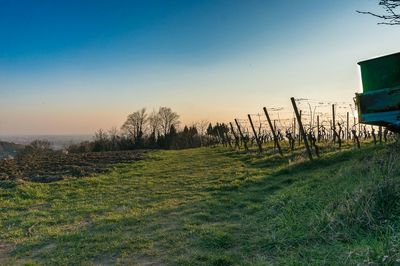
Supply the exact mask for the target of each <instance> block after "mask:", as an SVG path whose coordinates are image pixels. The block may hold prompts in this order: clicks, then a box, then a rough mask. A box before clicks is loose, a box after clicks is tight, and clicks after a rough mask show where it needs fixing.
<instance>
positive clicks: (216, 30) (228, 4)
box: [0, 0, 400, 134]
mask: <svg viewBox="0 0 400 266" xmlns="http://www.w3.org/2000/svg"><path fill="white" fill-rule="evenodd" d="M377 2H378V1H374V0H337V1H321V0H305V1H293V0H280V1H272V0H271V1H268V0H264V1H251V0H248V1H234V0H229V1H228V0H227V1H216V0H215V1H211V0H210V1H111V0H110V1H102V0H96V1H94V0H91V1H82V0H81V1H71V0H69V1H61V0H60V1H50V0H49V1H45V0H43V1H33V0H32V1H23V0H19V1H16V0H10V1H5V0H0V25H1V27H0V134H24V133H27V134H29V133H33V134H40V133H41V134H49V133H91V132H93V131H95V130H96V129H98V128H109V127H111V126H120V125H121V124H122V123H123V121H124V119H125V118H126V116H127V114H129V113H130V112H133V111H135V110H137V109H139V108H141V107H147V108H148V109H150V110H151V109H152V108H158V107H159V106H169V107H171V108H172V109H174V110H175V111H177V112H178V113H179V114H180V115H181V117H182V120H183V122H184V123H190V122H193V121H196V120H201V119H208V120H210V121H216V120H219V121H224V120H225V121H228V120H230V119H233V118H234V117H240V116H244V115H245V114H247V113H254V112H259V111H260V110H259V109H261V108H262V107H263V106H280V105H286V104H287V103H288V102H289V97H290V96H295V97H309V98H317V99H334V100H345V101H351V99H352V97H353V95H354V92H356V91H358V90H359V89H360V88H359V87H360V85H359V78H358V72H357V71H358V70H357V65H356V63H357V61H359V60H362V59H366V58H370V57H375V56H378V55H382V54H386V53H392V52H398V50H399V43H400V27H387V26H386V27H385V26H377V25H376V22H377V20H376V19H375V18H373V17H369V16H363V15H359V14H357V13H356V12H355V10H357V9H359V10H379V9H377Z"/></svg>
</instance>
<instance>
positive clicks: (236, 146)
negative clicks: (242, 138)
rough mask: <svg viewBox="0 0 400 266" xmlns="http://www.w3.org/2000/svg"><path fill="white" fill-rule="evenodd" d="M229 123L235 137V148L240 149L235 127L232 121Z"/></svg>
mask: <svg viewBox="0 0 400 266" xmlns="http://www.w3.org/2000/svg"><path fill="white" fill-rule="evenodd" d="M229 125H230V126H231V131H232V135H233V137H234V138H235V149H236V148H238V149H239V150H240V145H239V137H238V136H237V135H236V132H235V130H234V129H233V125H232V122H229Z"/></svg>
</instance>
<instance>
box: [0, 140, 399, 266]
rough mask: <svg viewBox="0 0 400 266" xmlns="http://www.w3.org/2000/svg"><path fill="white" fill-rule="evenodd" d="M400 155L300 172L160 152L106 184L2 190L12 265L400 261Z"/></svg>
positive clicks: (356, 154) (295, 167)
mask: <svg viewBox="0 0 400 266" xmlns="http://www.w3.org/2000/svg"><path fill="white" fill-rule="evenodd" d="M397 148H398V147H397ZM391 149H392V151H390V149H389V148H387V147H384V146H380V147H377V148H376V147H372V146H370V147H366V148H364V149H362V150H348V151H342V152H338V153H335V152H331V153H326V154H325V155H324V156H323V158H321V159H318V160H315V161H314V162H301V161H295V162H291V163H290V164H289V163H288V160H287V159H281V158H280V157H279V156H277V155H264V156H258V155H257V154H243V153H237V152H233V151H229V150H227V149H224V148H221V147H219V148H199V149H192V150H182V151H156V152H150V153H147V154H146V157H147V158H146V159H145V160H142V161H138V162H134V163H131V164H121V165H118V166H115V167H114V168H113V170H112V171H111V172H110V173H109V174H105V175H100V176H96V177H88V178H84V179H77V180H65V181H59V182H53V183H47V184H43V183H30V182H25V183H22V184H19V185H17V186H16V187H8V188H0V264H1V265H5V264H12V265H14V264H30V265H41V264H45V265H48V264H50V265H114V264H122V265H124V264H128V265H136V264H137V265H159V264H161V265H271V264H273V265H284V264H286V265H301V264H304V265H309V264H315V265H321V264H327V265H335V264H337V265H352V264H354V265H355V264H358V263H360V264H369V263H376V264H392V265H396V264H400V254H399V250H400V233H399V232H400V231H399V226H400V222H399V221H400V219H399V218H400V214H399V213H400V206H399V203H400V189H398V184H399V181H400V177H399V176H400V172H399V169H400V161H399V159H398V157H397V156H396V152H393V149H395V148H391Z"/></svg>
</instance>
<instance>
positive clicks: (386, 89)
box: [356, 53, 400, 132]
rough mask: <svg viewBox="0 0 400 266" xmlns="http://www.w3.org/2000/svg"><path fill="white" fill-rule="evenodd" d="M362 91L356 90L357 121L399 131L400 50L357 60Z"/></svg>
mask: <svg viewBox="0 0 400 266" xmlns="http://www.w3.org/2000/svg"><path fill="white" fill-rule="evenodd" d="M358 65H359V66H360V68H361V79H362V86H363V93H356V105H357V108H358V117H359V121H360V123H364V124H369V125H377V126H385V127H387V128H388V129H389V130H392V131H395V132H400V53H396V54H391V55H386V56H382V57H378V58H374V59H370V60H366V61H362V62H359V63H358Z"/></svg>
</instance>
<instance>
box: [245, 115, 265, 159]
mask: <svg viewBox="0 0 400 266" xmlns="http://www.w3.org/2000/svg"><path fill="white" fill-rule="evenodd" d="M247 117H248V118H249V121H250V125H251V128H252V129H253V133H254V138H255V139H256V142H257V145H258V150H259V151H260V153H262V145H261V141H260V140H259V139H258V136H257V132H256V129H255V128H254V125H253V120H251V116H250V115H247Z"/></svg>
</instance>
